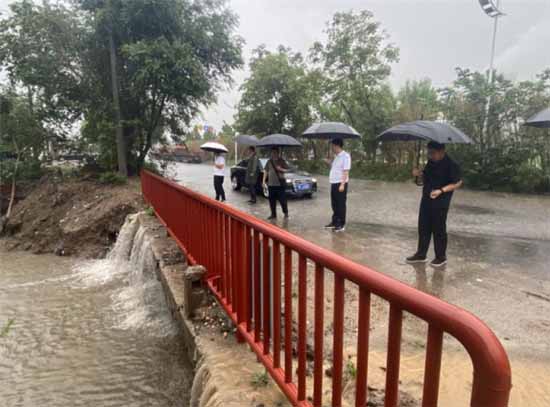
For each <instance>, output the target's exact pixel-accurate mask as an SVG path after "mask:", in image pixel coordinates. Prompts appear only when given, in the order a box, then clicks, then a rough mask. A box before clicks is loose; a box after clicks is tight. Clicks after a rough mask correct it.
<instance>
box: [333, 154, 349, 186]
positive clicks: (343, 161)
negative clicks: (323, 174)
mask: <svg viewBox="0 0 550 407" xmlns="http://www.w3.org/2000/svg"><path fill="white" fill-rule="evenodd" d="M350 169H351V157H350V155H349V153H347V152H345V151H341V152H340V153H339V154H338V155H337V156H336V157H334V160H333V161H332V166H331V168H330V175H329V181H330V183H331V184H340V183H341V182H342V178H343V177H344V171H349V170H350Z"/></svg>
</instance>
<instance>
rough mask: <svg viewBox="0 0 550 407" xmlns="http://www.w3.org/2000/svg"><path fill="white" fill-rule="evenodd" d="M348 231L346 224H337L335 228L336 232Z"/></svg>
mask: <svg viewBox="0 0 550 407" xmlns="http://www.w3.org/2000/svg"><path fill="white" fill-rule="evenodd" d="M345 231H346V227H345V226H336V227H335V228H334V232H336V233H340V232H345Z"/></svg>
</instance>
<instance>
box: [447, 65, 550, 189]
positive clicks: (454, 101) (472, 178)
mask: <svg viewBox="0 0 550 407" xmlns="http://www.w3.org/2000/svg"><path fill="white" fill-rule="evenodd" d="M549 77H550V75H549V74H548V71H546V72H543V73H542V74H541V75H539V77H538V78H537V80H536V81H523V82H520V83H515V82H512V81H510V80H508V79H506V78H505V77H504V76H503V75H502V74H498V73H497V74H496V75H495V80H494V83H493V84H492V85H490V86H489V85H488V84H487V81H486V77H485V75H483V74H482V73H480V72H472V71H470V70H468V69H460V68H459V69H457V79H456V80H455V81H454V83H453V85H452V86H450V87H448V88H444V89H442V90H441V96H440V101H441V106H442V109H441V110H442V113H443V114H444V116H445V119H446V120H449V121H450V122H451V123H453V124H454V125H456V126H457V127H458V128H460V129H461V130H463V131H464V132H465V133H466V134H468V135H470V136H471V137H472V138H473V139H474V141H475V144H474V145H473V146H455V147H453V154H455V155H456V156H457V157H458V158H459V159H460V160H461V161H462V162H463V164H464V167H465V168H466V171H465V173H466V178H467V183H468V184H469V185H470V186H472V187H478V188H484V189H508V190H513V191H526V192H536V191H543V190H545V189H548V188H549V184H550V182H549V176H548V163H549V162H550V161H549V156H548V151H549V148H548V144H547V141H545V140H544V139H542V138H541V139H538V138H537V136H534V134H535V133H536V131H537V130H536V129H534V130H531V129H528V128H526V127H525V126H522V125H521V123H522V122H523V121H524V120H525V119H527V118H528V117H529V116H530V115H531V114H533V113H535V112H537V111H538V110H540V109H542V107H543V106H544V105H545V103H548V102H550V81H549ZM489 97H490V98H491V108H490V110H489V112H488V117H487V123H488V126H487V131H484V123H485V120H486V115H487V111H486V103H487V99H488V98H489Z"/></svg>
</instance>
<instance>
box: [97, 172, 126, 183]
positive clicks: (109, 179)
mask: <svg viewBox="0 0 550 407" xmlns="http://www.w3.org/2000/svg"><path fill="white" fill-rule="evenodd" d="M99 182H100V183H102V184H106V185H107V184H110V185H123V184H126V182H128V179H127V178H126V177H124V176H122V175H120V174H118V173H116V172H104V173H103V174H101V175H100V176H99Z"/></svg>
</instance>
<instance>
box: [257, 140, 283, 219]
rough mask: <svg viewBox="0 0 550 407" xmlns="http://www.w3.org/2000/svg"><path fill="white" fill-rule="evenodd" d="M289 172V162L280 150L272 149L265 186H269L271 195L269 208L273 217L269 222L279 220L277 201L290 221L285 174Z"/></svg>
mask: <svg viewBox="0 0 550 407" xmlns="http://www.w3.org/2000/svg"><path fill="white" fill-rule="evenodd" d="M288 171H289V166H288V164H287V162H286V161H285V160H284V159H283V158H281V156H280V151H279V149H278V148H272V149H271V159H269V161H268V162H267V164H266V166H265V169H264V177H263V185H264V186H267V190H268V193H269V197H268V198H269V208H270V209H271V215H270V216H269V218H267V219H268V220H274V219H277V201H279V203H280V204H281V209H282V210H283V214H284V216H285V219H288V204H287V201H286V179H285V175H284V174H285V173H286V172H288Z"/></svg>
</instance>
